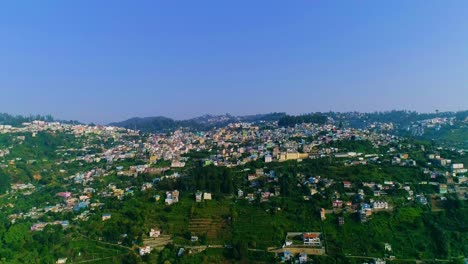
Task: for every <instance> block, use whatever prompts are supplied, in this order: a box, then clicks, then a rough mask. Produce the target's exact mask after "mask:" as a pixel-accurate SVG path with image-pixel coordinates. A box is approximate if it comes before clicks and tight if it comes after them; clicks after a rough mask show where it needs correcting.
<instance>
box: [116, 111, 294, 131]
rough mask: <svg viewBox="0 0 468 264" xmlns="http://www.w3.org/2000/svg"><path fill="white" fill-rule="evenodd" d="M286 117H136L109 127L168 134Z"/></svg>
mask: <svg viewBox="0 0 468 264" xmlns="http://www.w3.org/2000/svg"><path fill="white" fill-rule="evenodd" d="M284 116H286V114H285V113H269V114H258V115H247V116H233V115H230V114H224V115H203V116H199V117H195V118H191V119H186V120H174V119H171V118H168V117H164V116H155V117H134V118H130V119H128V120H125V121H121V122H113V123H110V124H109V125H111V126H118V127H125V128H129V129H137V130H141V131H143V132H153V133H155V132H166V131H170V130H174V129H178V128H188V129H193V130H201V131H203V130H208V129H211V128H213V127H222V126H225V125H227V124H229V123H233V122H249V123H256V122H261V121H266V122H270V121H278V120H280V119H281V118H283V117H284Z"/></svg>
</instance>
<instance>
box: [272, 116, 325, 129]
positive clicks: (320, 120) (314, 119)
mask: <svg viewBox="0 0 468 264" xmlns="http://www.w3.org/2000/svg"><path fill="white" fill-rule="evenodd" d="M325 122H327V117H326V116H324V115H321V114H305V115H298V116H290V115H286V116H283V117H282V118H281V119H280V120H279V121H278V125H279V126H283V127H292V126H295V125H296V124H302V123H314V124H319V125H323V124H325Z"/></svg>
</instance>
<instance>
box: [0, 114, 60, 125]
mask: <svg viewBox="0 0 468 264" xmlns="http://www.w3.org/2000/svg"><path fill="white" fill-rule="evenodd" d="M33 120H41V121H46V122H52V121H54V118H53V117H52V116H51V115H45V116H42V115H29V116H22V115H10V114H7V113H0V125H12V126H21V124H22V123H25V122H31V121H33Z"/></svg>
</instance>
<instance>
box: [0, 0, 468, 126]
mask: <svg viewBox="0 0 468 264" xmlns="http://www.w3.org/2000/svg"><path fill="white" fill-rule="evenodd" d="M0 92H1V93H0V112H8V113H13V114H29V113H33V114H37V113H40V114H48V113H50V114H52V115H54V116H56V117H58V118H63V119H78V120H82V121H85V122H91V121H92V122H97V123H107V122H111V121H120V120H123V119H126V118H129V117H134V116H155V115H164V116H168V117H172V118H177V119H181V118H188V117H194V116H197V115H201V114H206V113H210V114H221V113H227V112H229V113H232V114H253V113H266V112H273V111H284V112H288V113H291V114H297V113H305V112H312V111H314V112H315V111H329V110H335V111H350V110H358V111H374V110H390V109H410V110H417V111H424V112H432V111H434V110H435V109H440V110H441V111H444V110H462V109H468V1H427V0H414V1H407V0H404V1H396V0H392V1H374V0H372V1H329V0H327V1H325V0H324V1H318V0H307V1H299V0H297V1H296V0H294V1H275V0H265V1H260V0H259V1H252V0H247V1H241V0H236V1H220V0H213V1H203V0H200V1H192V0H190V1H157V0H152V1H116V0H113V1H95V0H92V1H85V0H80V1H8V2H7V1H3V2H1V3H0Z"/></svg>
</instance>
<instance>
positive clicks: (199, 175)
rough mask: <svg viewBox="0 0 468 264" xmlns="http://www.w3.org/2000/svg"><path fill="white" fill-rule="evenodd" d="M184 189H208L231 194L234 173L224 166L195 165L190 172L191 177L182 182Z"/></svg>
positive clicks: (216, 192) (233, 184)
mask: <svg viewBox="0 0 468 264" xmlns="http://www.w3.org/2000/svg"><path fill="white" fill-rule="evenodd" d="M183 185H185V186H184V187H185V188H184V189H188V190H190V191H197V190H200V191H208V192H212V193H214V194H227V195H229V194H232V193H234V190H236V189H235V187H236V186H235V183H234V175H233V173H232V172H231V170H230V169H228V168H225V167H215V166H213V165H210V166H205V167H202V166H197V167H196V168H195V169H194V170H193V171H192V172H191V177H188V178H187V181H186V182H184V183H183Z"/></svg>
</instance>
